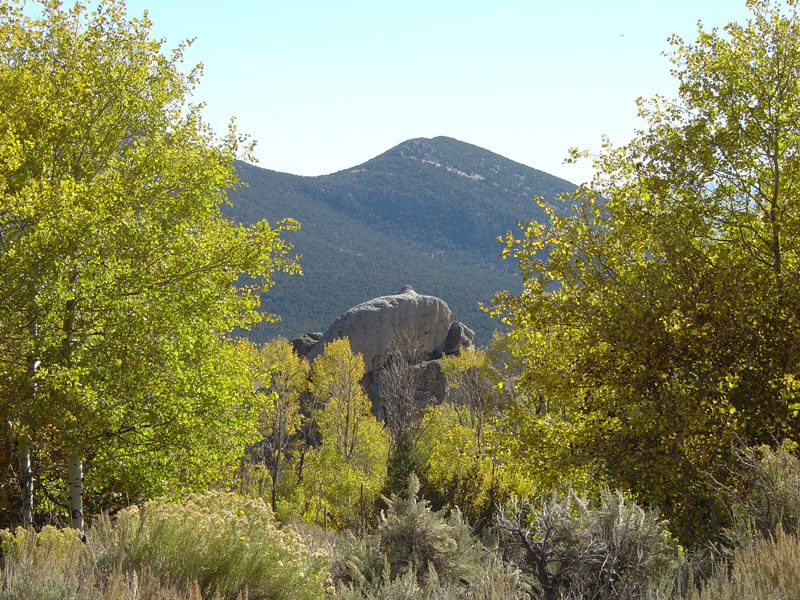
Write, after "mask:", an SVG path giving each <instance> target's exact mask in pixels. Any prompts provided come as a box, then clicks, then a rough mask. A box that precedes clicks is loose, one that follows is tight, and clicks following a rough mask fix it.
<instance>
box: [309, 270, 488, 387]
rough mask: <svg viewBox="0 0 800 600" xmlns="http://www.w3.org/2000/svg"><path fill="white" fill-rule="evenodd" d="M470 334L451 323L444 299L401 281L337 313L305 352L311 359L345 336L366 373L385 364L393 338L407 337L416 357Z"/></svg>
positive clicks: (454, 345) (453, 345)
mask: <svg viewBox="0 0 800 600" xmlns="http://www.w3.org/2000/svg"><path fill="white" fill-rule="evenodd" d="M454 324H455V325H454ZM474 335H475V334H474V333H473V332H472V330H471V329H469V328H468V327H466V326H464V325H462V324H461V323H457V322H454V321H453V313H452V312H450V308H449V307H448V306H447V303H446V302H445V301H444V300H441V299H440V298H436V297H434V296H424V295H421V294H418V293H417V292H415V291H414V288H412V287H411V286H410V285H406V286H404V287H403V289H402V290H400V292H399V293H398V294H394V295H392V296H381V297H379V298H373V299H372V300H368V301H367V302H362V303H361V304H359V305H358V306H354V307H353V308H351V309H350V310H348V311H347V312H346V313H344V314H343V315H341V316H340V317H339V318H338V319H336V320H335V321H334V322H333V324H332V325H331V326H330V327H329V328H328V330H327V331H326V332H325V334H324V335H323V336H322V339H321V340H319V342H318V343H317V344H315V345H314V346H313V347H312V348H311V350H309V352H308V354H307V356H308V359H309V360H312V361H313V360H314V358H315V357H316V356H317V355H318V354H319V353H320V352H322V349H323V347H324V345H325V344H326V343H327V342H330V341H331V340H335V339H339V338H343V337H346V338H348V339H349V340H350V348H351V349H352V351H353V352H354V353H359V354H361V356H362V357H363V358H364V368H365V369H366V371H367V372H371V371H375V370H376V369H380V368H381V367H383V366H384V365H385V364H386V361H387V360H388V357H389V353H390V352H391V350H392V348H393V347H394V346H395V344H396V343H398V342H399V341H402V342H403V343H407V342H408V341H410V342H411V343H412V344H413V345H414V346H415V348H416V349H418V351H419V352H420V353H421V354H422V356H424V357H426V358H434V357H437V356H441V355H442V354H443V353H444V354H452V353H454V352H457V351H458V348H460V347H461V346H469V345H471V344H472V338H473V337H474Z"/></svg>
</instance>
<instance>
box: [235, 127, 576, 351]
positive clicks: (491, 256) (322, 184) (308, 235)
mask: <svg viewBox="0 0 800 600" xmlns="http://www.w3.org/2000/svg"><path fill="white" fill-rule="evenodd" d="M240 175H241V176H242V179H243V180H244V181H247V182H248V183H249V184H250V185H249V187H248V188H240V189H238V190H236V191H235V192H232V193H231V194H230V198H231V200H232V201H233V207H232V208H231V211H230V212H231V216H233V217H234V218H236V219H237V220H241V221H243V222H252V221H255V220H257V219H258V218H262V217H265V218H267V219H268V220H269V221H270V222H275V221H276V220H278V219H280V218H283V217H287V216H291V217H294V218H296V219H297V220H299V221H300V222H301V223H302V229H300V231H298V232H294V233H292V234H291V235H287V238H288V239H289V240H290V241H292V242H293V243H294V244H295V248H296V249H297V251H298V252H300V253H302V254H303V255H304V259H303V261H302V265H303V271H304V273H305V276H304V277H303V278H302V279H299V278H298V279H292V280H290V281H283V280H282V281H281V282H280V284H279V285H276V286H275V288H273V289H272V290H270V292H269V294H267V295H266V296H265V297H264V303H265V307H266V308H267V310H269V311H270V312H275V313H278V314H281V315H282V316H283V317H284V324H283V325H282V326H280V327H285V328H286V329H277V326H275V327H273V328H272V329H271V331H274V332H275V333H278V332H280V333H283V334H285V335H289V336H296V335H298V334H300V333H302V332H303V331H314V330H315V329H316V328H319V327H320V325H321V324H323V323H325V322H330V321H331V320H332V319H333V318H335V317H336V315H338V314H340V313H341V312H342V310H344V309H346V308H348V307H349V306H353V305H355V304H357V303H358V302H360V300H359V299H363V298H365V297H373V296H379V295H382V294H385V293H386V290H387V289H397V288H398V287H400V285H402V284H404V283H413V285H414V288H416V289H417V290H420V293H421V294H429V295H434V296H438V297H440V298H443V299H445V300H446V301H447V302H448V303H449V304H450V305H451V307H453V310H455V311H456V312H457V314H459V316H460V318H462V319H464V320H465V321H466V322H469V323H470V326H471V327H473V328H474V329H475V330H476V332H477V335H478V339H479V343H480V342H485V341H487V340H488V338H489V335H490V334H491V330H492V328H494V327H496V326H497V325H498V324H497V323H496V322H492V321H490V319H489V318H488V316H486V314H485V313H482V312H481V311H480V309H479V308H478V302H484V303H486V302H488V301H489V300H490V299H491V297H492V296H493V294H494V293H495V292H497V291H499V290H502V289H516V288H518V287H519V276H518V275H517V273H516V270H515V269H514V265H513V264H511V263H509V262H505V261H502V260H501V259H500V257H499V254H500V251H501V245H500V244H499V243H498V241H497V237H498V236H500V235H502V234H504V233H505V232H506V231H507V230H508V229H511V228H513V227H514V224H515V223H516V222H517V221H519V220H525V219H540V218H542V217H543V214H542V212H541V209H540V208H539V206H538V205H537V203H536V202H535V201H534V199H533V198H534V196H542V197H543V198H545V199H546V200H555V199H556V197H557V196H558V195H559V194H560V193H563V192H568V191H572V190H574V189H575V186H574V185H572V184H570V183H569V182H566V181H564V180H562V179H559V178H557V177H553V176H552V175H548V174H547V173H544V172H542V171H537V170H536V169H532V168H530V167H527V166H525V165H522V164H519V163H516V162H514V161H512V160H509V159H507V158H504V157H502V156H500V155H499V154H495V153H494V152H490V151H488V150H485V149H483V148H480V147H478V146H474V145H472V144H468V143H466V142H462V141H459V140H456V139H454V138H450V137H445V136H438V137H434V138H415V139H410V140H407V141H405V142H403V143H401V144H398V145H397V146H395V147H394V148H391V149H390V150H388V151H386V152H384V153H383V154H381V155H379V156H376V157H375V158H373V159H371V160H369V161H367V162H365V163H363V164H361V165H358V166H356V167H352V168H350V169H345V170H342V171H339V172H337V173H332V174H330V175H324V176H319V177H299V176H290V175H285V174H279V173H275V172H270V171H265V170H263V169H258V168H256V167H252V168H247V169H242V171H241V173H240ZM299 299H301V300H299ZM312 320H313V323H312V322H311V321H312ZM301 323H305V324H304V325H303V324H301ZM264 327H267V326H266V325H265V326H264ZM266 331H267V330H266V329H264V330H263V333H262V335H263V334H266Z"/></svg>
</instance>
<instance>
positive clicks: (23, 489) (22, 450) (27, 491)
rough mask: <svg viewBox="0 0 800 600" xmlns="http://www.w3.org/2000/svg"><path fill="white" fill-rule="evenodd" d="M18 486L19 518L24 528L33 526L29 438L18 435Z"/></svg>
mask: <svg viewBox="0 0 800 600" xmlns="http://www.w3.org/2000/svg"><path fill="white" fill-rule="evenodd" d="M18 444H19V487H20V495H21V497H22V504H21V506H20V510H19V520H20V523H21V524H22V526H23V527H24V528H25V529H30V528H31V527H32V526H33V476H32V475H31V438H30V437H28V435H27V434H25V435H21V436H20V437H19V443H18Z"/></svg>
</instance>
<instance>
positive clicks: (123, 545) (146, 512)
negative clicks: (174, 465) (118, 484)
mask: <svg viewBox="0 0 800 600" xmlns="http://www.w3.org/2000/svg"><path fill="white" fill-rule="evenodd" d="M88 549H89V551H90V552H91V553H92V554H93V556H94V558H95V561H96V563H97V564H98V566H100V567H101V568H103V569H105V570H110V569H113V568H114V567H116V566H119V567H120V568H122V569H123V570H124V571H136V570H138V569H142V568H145V567H147V568H149V569H151V570H152V572H153V574H154V575H156V576H157V577H160V578H161V579H162V580H169V581H172V582H176V583H180V584H187V583H189V582H196V583H197V585H198V586H199V589H200V591H201V592H202V595H203V597H204V598H212V597H213V596H214V595H215V594H218V595H219V596H220V597H221V598H223V599H225V600H227V599H233V598H236V596H237V594H239V593H240V592H241V591H243V590H247V591H248V592H249V596H250V598H251V599H252V600H255V599H258V598H271V599H281V598H287V599H292V600H303V599H306V598H308V599H311V598H319V597H321V596H322V595H323V585H324V581H325V578H326V577H327V570H326V564H327V558H328V557H327V555H326V554H325V553H323V552H311V551H310V550H309V549H308V548H307V546H306V545H305V544H304V541H303V540H302V539H301V538H300V536H299V535H298V534H297V533H296V532H294V531H293V530H291V529H280V528H279V527H278V525H277V524H276V522H275V520H274V518H273V514H272V510H271V509H270V508H269V506H267V504H265V503H264V501H263V500H261V499H256V500H254V499H249V498H244V497H241V496H237V495H235V494H230V493H216V492H208V493H204V494H194V495H191V496H189V497H188V498H187V499H186V500H184V501H182V502H168V501H163V500H158V501H153V502H148V503H147V504H146V505H145V506H144V508H142V509H141V510H139V509H138V508H136V507H135V506H133V507H129V508H127V509H125V510H123V511H120V513H119V514H118V516H117V519H116V523H112V521H111V520H110V519H109V518H108V517H107V516H105V517H101V518H100V519H98V521H97V522H96V523H95V524H94V525H93V527H92V528H91V529H90V531H89V535H88Z"/></svg>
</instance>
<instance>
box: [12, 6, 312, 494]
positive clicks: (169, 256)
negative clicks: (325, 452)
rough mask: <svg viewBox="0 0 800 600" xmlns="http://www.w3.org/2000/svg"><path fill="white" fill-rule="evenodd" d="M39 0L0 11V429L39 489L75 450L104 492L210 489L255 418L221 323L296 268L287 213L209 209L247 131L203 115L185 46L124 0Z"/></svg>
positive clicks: (242, 317)
mask: <svg viewBox="0 0 800 600" xmlns="http://www.w3.org/2000/svg"><path fill="white" fill-rule="evenodd" d="M40 8H41V10H40V13H39V15H38V16H36V17H29V16H27V15H26V13H27V11H23V8H21V7H20V6H19V5H18V4H16V3H11V2H3V3H2V4H0V172H1V173H2V177H0V290H2V291H0V356H1V357H2V360H0V382H1V383H0V397H2V399H3V403H2V411H3V413H4V414H3V415H2V422H3V423H9V424H10V425H9V427H10V428H11V431H10V433H11V435H13V436H16V437H19V436H30V437H31V438H32V442H33V443H32V448H33V452H34V458H35V460H34V468H38V469H39V471H40V473H41V475H39V476H37V480H38V482H39V488H38V489H39V490H41V491H48V490H47V487H49V486H51V484H52V483H53V477H54V476H56V475H58V473H59V466H60V464H61V463H62V462H63V458H64V457H65V456H66V455H74V454H78V455H83V456H84V457H85V459H86V468H87V469H88V471H90V472H91V477H89V478H87V485H88V486H89V488H90V489H89V491H92V492H95V495H94V496H93V497H94V499H95V500H96V501H97V502H101V499H100V498H101V497H102V498H103V499H102V502H103V503H105V504H107V503H108V502H112V503H113V502H115V501H116V500H121V499H123V498H124V499H135V498H139V497H142V496H144V497H147V496H149V495H151V494H155V493H163V492H165V491H168V490H176V489H180V487H181V486H183V485H187V484H189V485H191V484H193V483H199V482H205V481H207V478H208V477H211V476H212V474H213V473H214V470H215V469H218V468H219V466H220V465H221V464H222V463H223V462H224V460H225V459H227V458H229V457H230V456H231V453H232V452H234V451H235V449H236V448H237V446H239V445H240V444H241V443H242V441H243V438H244V437H245V436H246V435H249V432H250V431H253V430H254V428H253V427H252V411H250V410H248V407H249V405H248V401H247V397H248V395H249V392H247V391H246V390H247V389H248V386H249V385H250V382H249V381H248V379H249V377H248V368H249V360H250V351H249V349H248V348H247V347H246V346H245V345H240V344H234V343H232V342H231V341H230V340H229V339H228V336H229V334H230V332H231V331H232V329H233V328H234V327H237V326H239V327H247V326H249V325H251V324H253V323H255V322H257V321H259V320H260V319H261V318H262V317H261V315H260V314H259V313H258V312H257V310H256V309H257V306H258V293H259V292H260V291H262V290H264V289H266V288H268V287H269V285H270V276H271V275H272V274H273V273H274V272H276V271H295V270H297V266H296V264H295V263H294V261H293V260H292V259H291V258H290V257H289V256H288V251H289V249H290V246H288V245H287V244H286V243H285V242H283V241H282V240H281V239H280V238H279V233H280V231H281V230H282V229H294V228H296V226H297V224H296V223H294V222H292V221H285V222H282V223H281V224H279V225H278V226H277V227H275V228H273V227H271V226H270V225H269V224H268V223H266V222H263V221H262V222H259V223H256V224H254V225H252V226H250V227H244V226H235V225H233V224H232V223H230V222H229V221H228V220H226V219H225V218H223V216H222V215H221V213H220V209H219V207H220V204H222V203H224V202H225V198H226V196H225V194H226V192H225V190H226V189H228V188H230V187H231V186H233V185H235V184H236V177H235V175H234V172H233V160H234V158H235V157H236V156H237V154H240V153H243V154H244V155H245V156H246V155H247V154H248V152H249V148H250V144H249V143H248V142H247V140H246V138H244V137H242V136H241V135H239V134H238V133H237V132H236V129H235V127H234V126H233V124H231V127H230V129H229V131H228V132H227V133H226V134H225V135H224V136H223V137H217V136H216V135H215V134H214V133H213V132H212V131H211V129H210V128H209V127H208V125H206V124H205V123H204V122H203V120H202V117H201V108H202V107H201V106H200V105H197V104H193V103H191V102H190V101H189V97H190V96H191V93H192V90H193V88H194V86H195V85H196V83H197V81H198V77H199V75H200V71H201V68H200V66H198V67H196V68H194V69H192V70H190V71H189V72H188V73H183V72H182V71H181V70H180V64H181V60H182V53H183V49H184V46H179V47H178V48H177V49H175V50H174V51H172V52H171V53H169V54H166V55H165V54H164V52H163V49H162V43H161V42H159V41H154V40H152V39H151V38H150V26H151V25H150V22H149V21H148V20H147V18H146V16H145V17H143V18H141V19H129V18H128V17H127V16H126V14H125V11H124V5H123V3H122V2H121V1H119V0H108V1H103V2H100V3H99V4H98V5H97V7H96V8H95V9H94V10H93V11H92V12H88V10H87V9H86V8H84V7H83V6H82V5H80V4H75V5H74V6H73V7H72V8H62V7H61V5H60V3H59V2H56V1H52V0H44V1H43V2H41V3H40ZM237 283H243V285H238V286H237V285H236V284H237ZM209 431H219V432H224V433H221V434H220V435H208V432H209ZM98 465H102V469H97V468H95V467H97V466H98ZM122 465H125V466H122ZM45 472H47V473H48V475H47V476H45V475H44V473H45ZM48 493H49V494H50V496H51V497H55V496H56V495H57V492H55V491H54V490H49V492H48Z"/></svg>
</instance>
